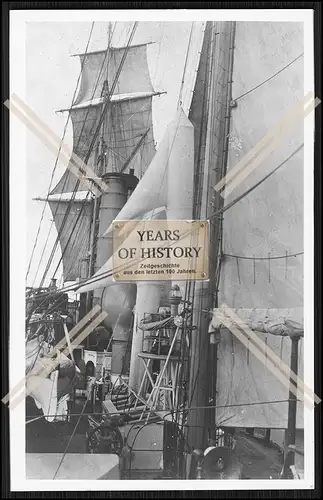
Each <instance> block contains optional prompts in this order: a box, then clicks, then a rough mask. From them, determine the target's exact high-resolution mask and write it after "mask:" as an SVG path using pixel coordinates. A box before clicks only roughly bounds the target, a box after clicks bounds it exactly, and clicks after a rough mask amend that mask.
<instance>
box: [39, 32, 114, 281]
mask: <svg viewBox="0 0 323 500" xmlns="http://www.w3.org/2000/svg"><path fill="white" fill-rule="evenodd" d="M115 27H116V23H115V26H114V29H113V32H112V36H113V34H114V30H115ZM112 36H111V38H112ZM108 48H109V46H108ZM108 48H107V50H106V53H105V57H104V60H103V61H102V64H101V67H100V72H99V74H98V76H97V79H96V83H95V86H94V89H93V92H92V99H93V98H94V95H95V92H96V90H97V87H98V84H99V82H100V77H101V74H102V71H103V68H104V65H105V61H106V58H107V55H108V53H109V51H108ZM84 60H85V58H84ZM90 109H91V106H89V107H88V109H87V111H86V116H85V118H84V120H83V124H82V128H81V132H80V134H79V138H78V144H79V143H80V141H81V137H82V134H83V131H84V128H85V123H86V120H87V117H88V114H89V112H90ZM74 148H75V146H74V147H73V150H74ZM92 149H93V141H92V143H91V145H90V148H89V151H88V153H87V155H86V158H85V161H84V163H86V164H87V162H88V160H89V158H90V156H91V153H92ZM66 180H67V179H65V183H66ZM80 182H81V180H80V178H79V177H78V178H77V181H76V184H75V187H74V190H73V194H72V197H71V198H70V200H69V205H68V208H67V210H66V213H65V215H64V219H63V222H62V225H61V227H60V229H59V231H58V235H57V238H56V241H55V244H54V247H53V249H52V252H51V256H50V258H49V261H48V264H47V266H46V270H45V272H44V275H43V278H42V281H41V286H42V284H43V282H44V280H45V277H46V274H47V273H48V271H49V268H50V265H51V262H52V260H53V258H54V255H55V252H56V249H57V246H58V244H59V241H60V235H61V233H62V231H63V229H64V227H65V224H66V221H67V218H68V215H69V212H70V210H71V208H72V204H73V202H74V200H75V196H76V193H77V191H78V188H79V185H80ZM65 183H64V184H65ZM89 195H90V191H89V192H88V193H87V195H86V197H85V199H84V200H82V206H81V208H80V213H79V217H78V218H77V220H76V222H75V225H74V229H75V227H76V225H77V223H78V221H79V219H80V216H81V214H82V210H83V209H84V207H85V205H86V203H87V202H88V198H89ZM57 210H58V206H57V208H56V211H55V214H54V218H55V215H56V213H57ZM52 225H53V224H52ZM52 225H51V227H52ZM50 229H51V228H50ZM69 241H70V238H69ZM67 247H68V244H66V246H65V248H64V250H63V251H62V256H61V258H60V261H59V265H60V263H61V262H62V259H63V255H64V254H65V251H66V249H67ZM59 265H58V267H59ZM55 273H56V271H55Z"/></svg>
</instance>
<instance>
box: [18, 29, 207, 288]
mask: <svg viewBox="0 0 323 500" xmlns="http://www.w3.org/2000/svg"><path fill="white" fill-rule="evenodd" d="M114 25H115V23H113V25H112V30H113V29H114ZM192 25H193V27H192ZM91 26H92V22H91V21H89V22H56V21H55V22H28V23H27V26H26V51H25V54H26V66H25V67H26V102H27V104H28V106H29V107H31V108H32V110H33V111H34V112H35V113H36V114H37V115H38V116H39V118H41V119H42V120H43V121H44V122H45V123H46V124H47V125H48V127H50V129H51V130H52V131H53V132H54V133H55V134H57V136H59V138H61V137H62V136H63V132H64V127H65V126H66V121H67V114H66V113H58V114H57V113H55V111H57V110H58V109H63V108H68V107H69V106H70V105H71V102H72V97H73V94H74V91H75V86H76V82H77V79H78V76H79V73H80V69H81V65H80V61H79V58H78V57H71V56H72V55H73V54H78V53H82V52H85V49H86V45H87V42H88V40H89V35H90V31H91ZM132 26H133V22H120V23H117V24H116V26H115V30H114V33H113V39H112V44H113V45H114V46H122V45H126V43H127V40H128V38H129V35H130V32H131V29H132ZM203 28H204V23H202V22H195V23H194V24H193V23H192V22H172V21H169V22H151V21H149V22H139V24H138V27H137V30H136V32H135V36H134V38H133V41H132V44H136V43H144V42H154V43H152V44H150V45H148V49H147V50H148V65H149V69H150V74H151V79H152V83H153V86H154V89H155V90H156V91H166V92H167V94H165V95H162V96H160V97H156V98H154V103H153V123H154V134H155V140H156V141H157V147H158V143H159V142H160V141H161V139H162V137H163V134H164V132H165V129H166V127H167V124H168V122H169V121H171V120H172V118H173V116H174V114H175V112H176V109H177V104H178V97H179V92H180V88H181V82H182V77H183V70H184V66H185V61H186V57H187V56H188V59H187V63H186V77H185V84H184V87H183V89H184V90H183V98H184V99H183V100H184V103H188V102H189V100H190V97H191V91H192V88H193V83H192V82H193V81H194V75H195V72H196V67H197V64H198V57H199V56H198V50H199V48H198V47H199V44H200V43H201V40H202V32H203ZM189 40H191V43H190V44H189ZM107 43H108V22H95V24H94V27H93V31H92V36H91V39H90V44H89V48H88V51H95V50H102V49H104V48H105V47H106V46H107ZM188 47H190V48H189V51H188ZM65 143H66V144H67V145H68V146H69V147H72V144H73V141H72V125H71V122H70V121H69V122H68V125H67V129H66V134H65ZM26 148H27V151H26V157H27V175H26V178H27V184H26V185H27V193H26V224H27V240H26V263H27V265H28V264H29V261H30V257H31V254H32V250H33V246H34V243H35V238H36V234H37V231H38V228H39V223H40V219H41V215H42V211H43V206H44V202H42V201H35V200H34V198H36V197H45V196H46V194H47V193H48V190H49V186H50V181H51V176H52V172H53V168H54V165H55V160H56V157H55V156H54V154H53V153H52V152H51V151H49V150H48V149H47V148H46V146H45V145H44V144H43V143H42V142H41V141H40V140H39V139H38V138H37V137H36V136H34V135H33V133H32V132H31V131H27V141H26ZM64 169H65V167H64V165H60V164H58V165H57V167H56V170H55V175H54V178H53V181H52V186H54V185H55V184H56V182H57V181H58V180H59V178H60V176H61V175H62V173H63V172H64ZM51 221H52V214H51V212H50V209H49V207H48V206H47V205H46V208H45V212H44V217H43V221H42V224H41V226H40V232H39V236H38V239H37V246H36V248H35V251H34V256H33V259H32V262H31V267H30V271H29V274H28V279H27V285H28V286H32V285H33V284H34V285H35V286H37V285H38V284H39V282H40V279H41V277H42V275H43V272H44V269H45V266H46V263H47V261H48V258H49V255H50V252H51V249H52V247H53V245H54V243H55V239H56V236H57V232H56V229H55V227H54V225H53V224H51ZM51 226H52V227H51ZM50 227H51V229H50ZM46 241H47V244H46ZM59 259H60V250H58V251H57V252H56V256H55V259H54V260H53V264H52V267H51V269H50V271H49V273H48V275H47V280H46V281H45V285H46V284H47V283H48V280H49V278H50V277H51V272H52V273H53V271H54V269H55V268H56V265H57V262H58V261H59ZM37 270H38V272H37ZM60 275H61V271H59V272H58V274H57V277H58V278H59V277H60Z"/></svg>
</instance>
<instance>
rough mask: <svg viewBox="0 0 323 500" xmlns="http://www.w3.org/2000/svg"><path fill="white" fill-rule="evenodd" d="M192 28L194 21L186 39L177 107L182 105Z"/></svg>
mask: <svg viewBox="0 0 323 500" xmlns="http://www.w3.org/2000/svg"><path fill="white" fill-rule="evenodd" d="M193 28H194V21H193V22H192V26H191V30H190V36H189V39H188V45H187V51H186V58H185V63H184V69H183V76H182V83H181V87H180V90H179V95H178V102H177V109H178V108H179V107H180V106H181V105H182V98H183V87H184V81H185V76H186V67H187V61H188V54H189V51H190V47H191V42H192V34H193Z"/></svg>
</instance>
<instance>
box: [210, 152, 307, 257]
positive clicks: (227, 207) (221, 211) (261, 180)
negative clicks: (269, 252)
mask: <svg viewBox="0 0 323 500" xmlns="http://www.w3.org/2000/svg"><path fill="white" fill-rule="evenodd" d="M303 147H304V143H303V144H301V145H300V146H299V147H298V148H296V149H295V150H294V151H293V153H291V154H290V155H289V156H288V157H287V158H286V160H284V161H283V162H282V163H280V164H279V165H278V166H277V167H276V168H274V170H272V171H271V172H269V174H267V175H265V177H263V178H262V179H260V181H258V182H257V183H256V184H254V185H253V186H251V188H249V189H247V191H245V192H244V193H242V194H241V195H240V196H238V197H237V198H235V199H234V200H232V201H231V203H229V204H228V205H226V206H225V207H223V208H221V209H220V210H217V211H216V212H214V213H213V214H212V215H211V216H210V220H211V219H213V218H214V217H217V216H218V215H221V214H223V213H224V212H226V211H227V210H228V209H229V208H232V207H233V206H234V205H235V204H236V203H238V202H239V201H241V200H242V199H243V198H245V197H246V196H247V195H248V194H250V193H251V192H252V191H254V189H256V188H257V187H258V186H260V184H262V183H263V182H265V181H266V180H267V179H269V177H271V176H272V175H273V174H274V173H275V172H277V170H279V169H280V168H281V167H282V166H284V165H285V163H287V162H288V161H289V160H290V159H291V158H293V156H295V155H296V154H297V153H298V152H299V151H300V150H301V149H302V148H303ZM267 260H268V258H267Z"/></svg>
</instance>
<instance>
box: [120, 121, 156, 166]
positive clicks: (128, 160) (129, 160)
mask: <svg viewBox="0 0 323 500" xmlns="http://www.w3.org/2000/svg"><path fill="white" fill-rule="evenodd" d="M149 130H150V129H148V130H147V131H146V132H145V133H144V135H143V136H142V137H141V139H140V140H139V142H138V144H137V145H136V146H135V147H134V149H133V151H132V153H131V155H130V156H129V158H128V159H127V161H126V162H125V164H124V165H123V167H122V169H121V170H120V173H122V172H124V171H125V170H126V168H127V166H128V165H129V164H130V163H131V160H132V159H133V158H134V156H135V155H136V153H137V151H138V149H139V148H140V146H141V145H142V144H143V142H144V140H145V139H146V137H147V135H148V132H149Z"/></svg>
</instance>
